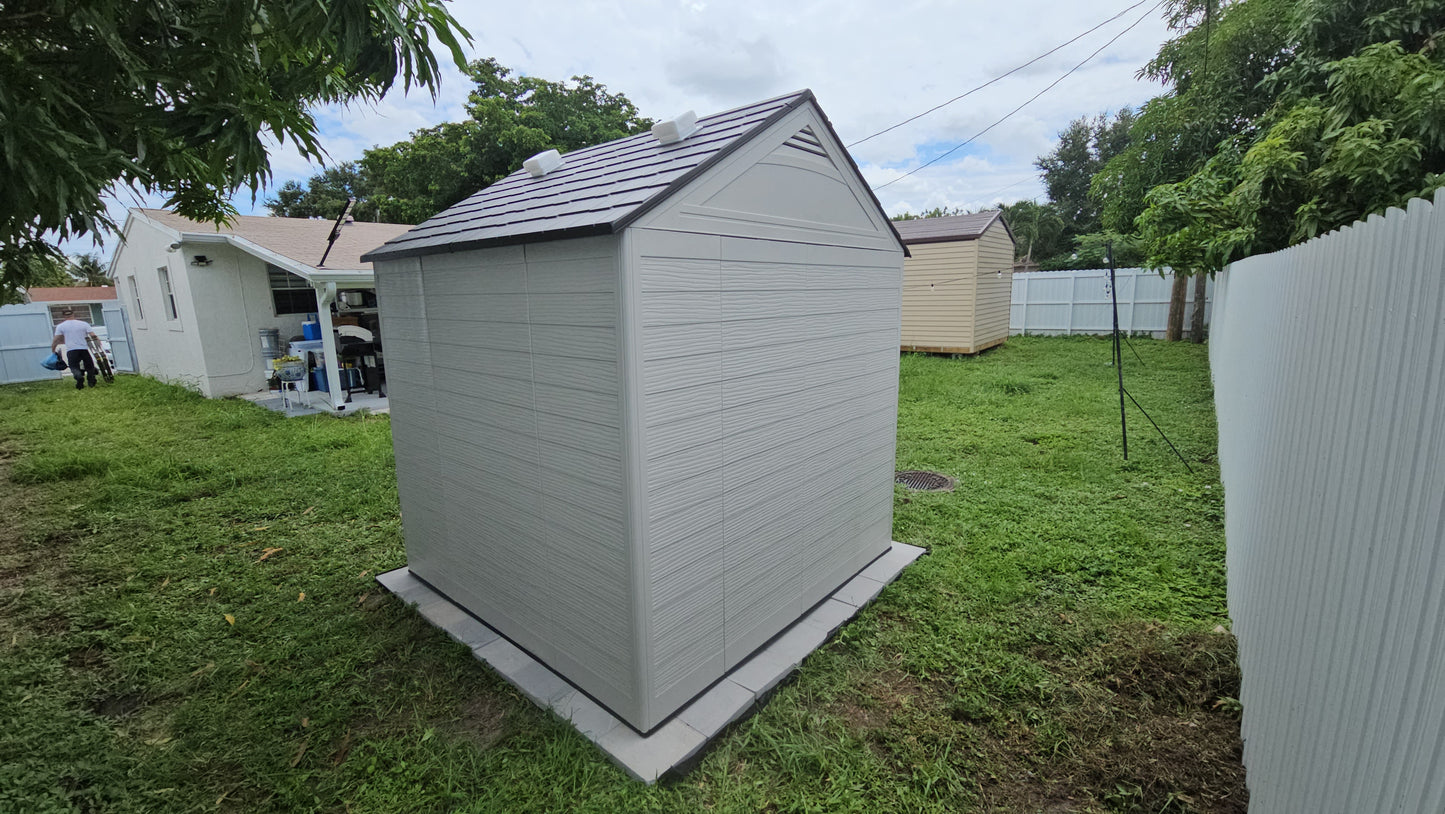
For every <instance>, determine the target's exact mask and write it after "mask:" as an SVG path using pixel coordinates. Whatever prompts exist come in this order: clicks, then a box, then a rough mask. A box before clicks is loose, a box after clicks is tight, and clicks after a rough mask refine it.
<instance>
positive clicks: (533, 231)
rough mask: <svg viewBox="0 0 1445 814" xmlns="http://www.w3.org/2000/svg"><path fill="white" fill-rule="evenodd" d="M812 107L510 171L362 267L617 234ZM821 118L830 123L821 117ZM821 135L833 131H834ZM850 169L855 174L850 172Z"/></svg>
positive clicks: (798, 99)
mask: <svg viewBox="0 0 1445 814" xmlns="http://www.w3.org/2000/svg"><path fill="white" fill-rule="evenodd" d="M809 102H815V100H814V97H813V92H812V91H810V90H802V91H798V92H796V93H790V94H787V95H785V96H779V97H776V98H773V99H766V100H764V101H761V102H756V103H753V104H750V105H744V106H743V107H739V108H735V109H733V110H728V111H724V112H722V113H715V114H713V115H711V116H704V117H702V118H700V119H698V129H697V131H696V132H695V133H694V134H693V135H691V136H689V137H687V138H686V139H683V140H682V141H679V142H676V143H673V144H659V143H658V141H657V139H655V138H653V136H652V134H651V133H641V134H639V135H636V136H629V137H627V138H622V139H618V140H616V141H609V142H607V143H605V144H599V145H597V146H595V147H586V148H583V149H581V150H574V151H572V152H570V153H567V154H566V155H564V156H563V163H562V166H561V167H559V168H558V169H556V170H553V171H552V172H550V173H547V174H546V175H544V176H543V177H541V178H533V177H532V176H531V175H530V174H528V173H527V172H526V171H525V170H517V171H516V172H514V173H512V174H511V175H508V176H507V177H505V178H503V179H501V180H500V181H497V182H496V183H494V184H492V185H491V186H489V187H487V188H486V189H483V190H481V191H480V192H477V193H476V194H474V195H472V196H471V197H470V198H467V199H466V200H464V201H462V202H461V203H458V204H456V205H455V206H453V207H451V208H450V209H447V210H446V211H444V212H442V213H440V214H438V215H436V216H435V217H433V218H431V219H430V220H427V221H425V222H424V223H422V224H421V225H419V226H417V227H416V228H414V229H412V230H411V231H409V232H407V233H406V234H404V235H401V236H399V237H396V238H393V239H391V240H388V241H387V242H386V244H385V245H383V246H381V247H380V248H377V249H375V250H373V251H370V252H367V253H366V254H364V255H362V259H363V260H381V259H392V258H398V257H416V256H420V255H426V254H435V253H440V252H452V251H462V250H466V249H475V248H481V247H483V246H502V245H507V244H512V243H532V242H537V241H540V240H553V239H559V238H568V237H584V236H587V235H601V234H613V233H616V232H619V231H621V230H622V229H624V228H625V227H626V226H627V225H628V224H630V223H632V222H633V221H634V220H636V219H637V218H639V217H641V216H642V215H643V214H644V213H645V212H647V211H648V210H650V209H652V208H653V207H654V206H656V205H657V204H659V203H661V202H662V201H663V200H665V199H666V198H667V197H668V196H669V195H671V194H672V193H673V192H674V191H676V190H678V189H681V188H682V187H683V186H684V185H686V184H687V183H689V182H690V181H692V180H693V179H694V178H696V177H698V176H699V175H700V174H702V173H703V172H705V171H707V170H708V169H709V168H710V167H712V166H714V165H715V164H717V163H718V162H719V161H721V160H722V159H723V158H725V157H727V156H728V155H729V154H731V153H732V152H733V151H734V150H736V149H738V148H739V147H741V146H742V145H743V144H746V143H747V142H748V141H749V140H750V139H751V138H752V137H753V136H755V135H757V134H759V133H761V132H763V131H764V130H766V129H767V128H768V127H769V126H770V125H772V124H773V123H774V122H776V121H777V120H778V119H781V118H782V117H783V116H786V115H787V114H788V113H789V112H791V111H793V110H795V109H797V108H799V107H801V106H802V105H804V104H807V103H809ZM815 103H816V102H815ZM819 115H820V116H821V117H822V118H823V121H824V122H825V123H827V117H826V116H823V115H822V112H821V111H819ZM828 127H829V130H830V131H831V129H832V125H831V124H829V125H828ZM832 135H833V136H834V138H835V139H836V138H837V134H836V133H833V134H832ZM845 155H846V152H845ZM850 160H851V159H850ZM853 169H854V171H855V172H857V166H856V165H854V168H853ZM859 177H860V179H861V173H860V174H859ZM865 187H866V184H865ZM874 204H875V205H877V199H876V198H875V199H874ZM880 209H881V206H880ZM906 251H907V250H906V249H905V252H906Z"/></svg>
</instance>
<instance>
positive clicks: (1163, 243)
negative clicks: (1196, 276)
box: [1139, 42, 1445, 273]
mask: <svg viewBox="0 0 1445 814" xmlns="http://www.w3.org/2000/svg"><path fill="white" fill-rule="evenodd" d="M1323 82H1324V86H1325V90H1324V93H1323V94H1321V95H1319V96H1314V97H1309V98H1304V99H1301V100H1300V101H1298V102H1296V103H1294V104H1293V105H1291V106H1290V107H1289V108H1288V109H1287V110H1286V111H1285V112H1283V113H1282V114H1280V115H1279V116H1278V120H1277V121H1276V122H1275V123H1274V124H1272V125H1271V126H1270V127H1269V128H1268V129H1267V130H1265V131H1264V132H1263V133H1262V134H1261V135H1260V136H1259V137H1258V138H1256V139H1254V140H1253V141H1247V140H1245V139H1236V140H1234V141H1232V142H1231V143H1228V144H1226V145H1223V146H1222V148H1221V149H1220V150H1219V151H1218V152H1217V153H1216V154H1215V156H1214V157H1213V158H1211V159H1210V160H1209V161H1208V162H1207V163H1206V164H1205V166H1204V167H1203V168H1202V169H1201V170H1200V171H1199V172H1197V173H1195V174H1194V175H1192V176H1190V177H1189V178H1187V179H1185V180H1184V181H1181V182H1179V183H1177V184H1168V185H1163V186H1160V187H1158V188H1156V189H1154V190H1153V191H1152V192H1150V193H1149V196H1148V203H1149V208H1148V209H1147V210H1146V211H1145V212H1144V213H1143V215H1141V216H1140V218H1139V227H1140V232H1141V235H1142V237H1143V239H1144V241H1145V242H1146V244H1147V247H1148V252H1149V257H1148V261H1149V262H1150V263H1151V264H1152V265H1156V266H1161V265H1168V266H1173V267H1175V268H1192V269H1198V270H1202V271H1208V272H1211V273H1212V272H1215V271H1218V270H1219V269H1221V268H1223V267H1224V265H1225V264H1226V263H1228V262H1230V261H1231V260H1235V259H1238V258H1241V257H1247V256H1249V255H1251V254H1257V253H1260V252H1267V251H1274V250H1276V249H1281V248H1284V247H1286V246H1290V245H1293V244H1295V243H1299V242H1301V241H1304V240H1308V239H1309V238H1311V237H1314V236H1316V235H1319V234H1321V233H1324V232H1327V231H1330V230H1332V229H1335V228H1338V227H1340V226H1344V225H1347V224H1349V223H1351V222H1353V221H1355V220H1358V219H1360V218H1363V217H1365V216H1367V215H1369V214H1371V213H1377V212H1383V211H1384V210H1385V209H1387V208H1388V207H1391V206H1401V205H1403V204H1404V203H1405V202H1406V201H1408V200H1409V199H1410V198H1412V197H1415V196H1417V195H1425V194H1429V193H1430V192H1431V191H1433V190H1434V189H1436V188H1438V187H1441V186H1445V64H1442V61H1441V60H1440V59H1439V58H1438V57H1436V56H1433V55H1432V56H1427V55H1425V54H1423V53H1411V52H1408V51H1406V50H1405V49H1404V48H1403V47H1402V46H1401V45H1400V44H1399V43H1398V42H1390V43H1377V44H1373V45H1367V46H1365V47H1364V48H1362V49H1361V50H1360V51H1359V53H1358V54H1357V55H1355V56H1351V57H1347V58H1345V59H1341V60H1338V61H1336V62H1331V63H1327V64H1326V65H1325V66H1324V74H1323Z"/></svg>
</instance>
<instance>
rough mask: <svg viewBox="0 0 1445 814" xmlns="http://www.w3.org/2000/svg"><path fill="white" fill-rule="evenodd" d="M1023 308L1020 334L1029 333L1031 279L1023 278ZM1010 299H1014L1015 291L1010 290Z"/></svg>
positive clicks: (1020, 318)
mask: <svg viewBox="0 0 1445 814" xmlns="http://www.w3.org/2000/svg"><path fill="white" fill-rule="evenodd" d="M1023 283H1024V290H1023V295H1024V297H1023V303H1022V304H1023V308H1022V309H1021V310H1020V311H1019V333H1021V334H1026V333H1028V332H1029V278H1028V277H1024V278H1023ZM1009 299H1013V289H1009Z"/></svg>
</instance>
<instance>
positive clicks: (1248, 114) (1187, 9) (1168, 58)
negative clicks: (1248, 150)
mask: <svg viewBox="0 0 1445 814" xmlns="http://www.w3.org/2000/svg"><path fill="white" fill-rule="evenodd" d="M1297 1H1298V0H1238V2H1232V3H1230V2H1218V3H1215V2H1213V0H1211V1H1210V3H1209V4H1208V6H1207V7H1206V4H1205V3H1203V2H1192V3H1179V4H1176V5H1175V6H1174V8H1175V14H1174V16H1173V18H1172V20H1173V24H1174V25H1175V26H1176V30H1177V31H1179V32H1180V33H1179V35H1178V36H1176V37H1173V38H1171V39H1170V40H1168V41H1167V42H1165V43H1164V45H1163V46H1161V48H1160V49H1159V53H1158V55H1157V56H1156V57H1155V58H1154V59H1153V60H1152V61H1151V62H1149V64H1147V65H1146V66H1145V67H1144V68H1143V70H1141V71H1140V72H1139V73H1140V77H1141V78H1147V79H1150V80H1153V81H1155V82H1160V83H1162V84H1164V85H1165V87H1166V88H1167V90H1166V92H1165V93H1163V94H1160V95H1159V96H1156V97H1154V98H1153V99H1150V100H1149V101H1148V102H1146V103H1145V104H1144V106H1143V108H1141V109H1140V111H1139V113H1138V116H1137V118H1136V119H1135V121H1134V123H1133V126H1132V127H1131V128H1130V131H1129V144H1128V146H1126V147H1125V148H1124V149H1123V151H1121V152H1120V153H1118V154H1117V155H1116V156H1114V157H1113V158H1112V159H1110V160H1109V161H1107V162H1106V163H1105V165H1104V166H1103V168H1102V169H1101V170H1100V171H1099V173H1098V174H1097V175H1095V176H1094V179H1093V181H1092V182H1091V185H1090V191H1091V194H1092V195H1093V196H1094V198H1095V200H1096V201H1097V202H1098V205H1099V207H1100V220H1101V225H1102V226H1103V228H1104V229H1105V230H1108V231H1113V232H1118V233H1125V234H1130V233H1134V232H1135V224H1134V219H1135V218H1137V217H1138V216H1139V214H1140V213H1141V212H1143V211H1144V208H1145V205H1146V204H1145V196H1146V195H1147V194H1148V193H1149V191H1150V190H1151V189H1153V188H1154V187H1155V186H1158V185H1159V184H1166V183H1173V182H1176V181H1180V180H1182V179H1183V178H1185V177H1187V176H1188V175H1189V174H1191V173H1192V172H1194V171H1195V170H1196V169H1198V168H1199V167H1201V166H1203V164H1204V162H1205V161H1207V160H1208V159H1209V157H1210V156H1211V155H1213V154H1214V151H1215V149H1216V146H1217V145H1219V144H1220V143H1221V142H1222V141H1223V140H1225V139H1228V138H1230V137H1232V136H1234V135H1236V134H1239V133H1242V132H1247V131H1249V130H1250V129H1252V128H1254V127H1255V126H1256V123H1257V121H1258V120H1259V118H1260V117H1261V116H1263V115H1265V114H1266V113H1267V112H1268V111H1269V109H1270V108H1271V107H1272V105H1273V103H1274V96H1273V95H1272V94H1271V93H1269V92H1265V91H1263V90H1261V86H1260V83H1261V82H1263V81H1265V80H1266V79H1267V78H1269V77H1270V76H1272V75H1273V74H1275V73H1276V72H1278V71H1279V70H1280V69H1281V68H1283V67H1284V66H1286V65H1288V64H1289V62H1290V60H1291V54H1290V52H1289V44H1290V37H1289V32H1290V24H1289V16H1290V10H1291V8H1292V7H1293V6H1294V4H1295V3H1296V2H1297ZM1206 11H1207V12H1208V13H1207V14H1206Z"/></svg>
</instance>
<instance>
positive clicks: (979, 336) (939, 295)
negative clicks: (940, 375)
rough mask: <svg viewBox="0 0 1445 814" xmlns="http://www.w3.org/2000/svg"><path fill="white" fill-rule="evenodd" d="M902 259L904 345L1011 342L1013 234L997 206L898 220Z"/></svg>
mask: <svg viewBox="0 0 1445 814" xmlns="http://www.w3.org/2000/svg"><path fill="white" fill-rule="evenodd" d="M893 225H894V226H895V227H896V228H897V229H898V234H899V236H900V237H902V238H903V243H904V244H905V245H906V246H907V247H908V251H909V253H910V255H911V256H910V257H908V258H907V259H906V260H904V263H903V334H902V349H903V350H905V351H923V352H926V353H978V352H980V351H983V350H987V349H989V348H992V347H994V346H996V345H1002V344H1003V343H1004V340H1005V339H1008V317H1009V296H1010V293H1011V292H1012V289H1013V263H1014V239H1013V233H1012V232H1010V231H1009V228H1008V224H1006V223H1004V220H1003V213H1002V212H1000V211H998V210H993V211H989V212H978V213H975V214H972V215H955V216H953V217H947V218H920V219H918V220H905V221H898V222H895V223H894V224H893Z"/></svg>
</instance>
